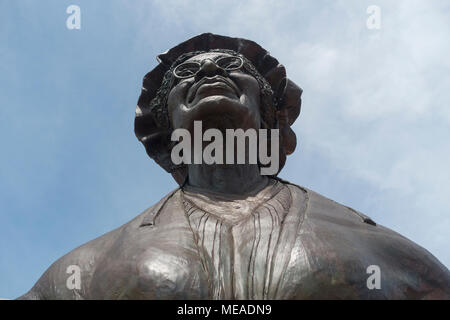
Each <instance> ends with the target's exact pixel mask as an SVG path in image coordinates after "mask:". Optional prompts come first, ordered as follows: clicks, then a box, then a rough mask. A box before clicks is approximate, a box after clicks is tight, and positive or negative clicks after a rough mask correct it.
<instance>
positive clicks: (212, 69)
mask: <svg viewBox="0 0 450 320" xmlns="http://www.w3.org/2000/svg"><path fill="white" fill-rule="evenodd" d="M218 70H219V67H217V65H216V63H215V62H214V61H213V60H211V59H206V60H204V61H203V62H202V65H201V67H200V72H201V73H202V74H203V75H204V76H212V75H215V74H217V71H218Z"/></svg>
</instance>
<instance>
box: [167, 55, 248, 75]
mask: <svg viewBox="0 0 450 320" xmlns="http://www.w3.org/2000/svg"><path fill="white" fill-rule="evenodd" d="M214 63H215V64H216V66H217V67H218V68H220V69H223V70H225V71H233V70H238V69H240V68H241V67H242V65H243V64H244V60H243V59H242V58H241V57H237V56H227V57H221V58H219V59H217V60H216V61H215V62H214ZM201 67H202V64H201V63H200V62H198V61H188V62H184V63H182V64H179V65H178V66H176V68H175V69H174V70H173V75H174V76H175V77H176V78H178V79H186V78H190V77H193V76H195V75H196V74H197V73H198V72H199V71H200V68H201Z"/></svg>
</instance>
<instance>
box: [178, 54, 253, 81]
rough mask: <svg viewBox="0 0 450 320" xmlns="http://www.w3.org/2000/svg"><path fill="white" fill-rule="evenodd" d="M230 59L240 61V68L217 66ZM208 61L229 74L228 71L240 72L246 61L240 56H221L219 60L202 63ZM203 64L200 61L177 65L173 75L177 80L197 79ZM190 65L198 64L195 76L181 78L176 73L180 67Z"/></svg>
mask: <svg viewBox="0 0 450 320" xmlns="http://www.w3.org/2000/svg"><path fill="white" fill-rule="evenodd" d="M229 58H234V59H238V60H239V61H240V64H239V66H238V67H232V68H222V67H220V66H219V65H218V64H217V62H218V61H220V60H222V59H229ZM206 60H211V61H213V62H214V64H215V65H216V67H217V68H219V69H222V70H224V71H227V72H228V71H235V70H239V69H240V68H242V67H243V66H244V59H243V58H241V57H239V56H234V55H233V56H219V57H218V58H217V60H213V59H210V58H208V59H204V60H202V62H203V61H206ZM202 62H199V61H185V62H183V63H180V64H179V65H177V66H176V67H175V68H174V69H173V71H172V74H173V76H174V77H175V78H177V79H188V78H191V77H195V76H196V75H197V73H198V72H199V71H200V69H201V67H202ZM190 63H191V64H197V65H198V70H197V71H196V72H195V73H194V74H191V75H188V76H185V77H182V76H179V75H177V74H176V71H177V69H178V68H179V67H180V66H183V65H186V64H190Z"/></svg>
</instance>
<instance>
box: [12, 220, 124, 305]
mask: <svg viewBox="0 0 450 320" xmlns="http://www.w3.org/2000/svg"><path fill="white" fill-rule="evenodd" d="M120 230H121V228H119V229H116V230H113V231H111V232H109V233H107V234H105V235H103V236H101V237H99V238H96V239H94V240H92V241H89V242H87V243H86V244H84V245H82V246H80V247H78V248H76V249H74V250H72V251H71V252H69V253H68V254H66V255H65V256H63V257H61V258H60V259H58V260H57V261H56V262H54V263H53V264H52V265H51V266H50V267H49V268H48V269H47V270H46V271H45V272H44V274H43V275H42V276H41V277H40V278H39V280H38V281H37V282H36V284H35V285H34V286H33V287H32V288H31V290H30V291H28V292H27V293H25V294H24V295H22V296H20V297H19V298H17V299H18V300H60V299H61V300H66V299H67V300H72V299H75V300H82V299H89V297H90V286H91V282H92V279H93V276H94V272H95V270H96V266H97V265H98V264H99V263H100V262H101V261H102V259H103V257H104V255H105V254H106V252H108V250H109V249H110V248H111V246H112V245H113V244H114V242H115V240H116V239H117V236H118V235H119V233H120Z"/></svg>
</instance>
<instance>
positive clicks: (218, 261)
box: [110, 194, 302, 299]
mask: <svg viewBox="0 0 450 320" xmlns="http://www.w3.org/2000/svg"><path fill="white" fill-rule="evenodd" d="M281 196H283V194H281ZM285 196H286V197H287V198H288V197H289V194H286V195H285ZM279 199H280V197H278V199H277V200H273V201H268V202H267V203H265V204H264V205H263V206H261V207H260V208H258V210H255V211H254V212H253V213H252V214H250V215H249V216H247V217H246V218H245V219H243V220H242V221H239V222H237V223H236V222H235V221H234V222H235V223H230V222H229V221H226V220H224V219H221V217H218V216H215V215H214V214H210V213H206V212H204V211H202V210H194V209H193V210H190V209H189V208H188V210H186V211H184V210H183V211H184V212H183V211H181V212H180V211H179V210H177V211H172V210H171V216H170V219H167V220H165V221H164V220H161V221H160V222H159V223H156V224H155V225H154V226H149V227H144V228H141V229H140V230H139V232H137V233H136V232H134V233H133V232H130V233H129V234H128V236H126V237H124V239H123V240H122V241H120V242H119V247H118V248H117V250H115V252H122V254H119V255H118V257H117V258H118V260H117V261H118V262H117V263H116V266H115V267H110V269H122V270H123V269H128V270H129V272H122V273H121V274H122V275H125V277H126V278H127V279H122V281H117V283H118V286H119V287H122V288H125V291H123V292H121V294H120V297H121V298H134V299H136V298H143V299H277V298H279V297H286V294H285V293H286V292H285V290H284V289H283V287H284V285H285V282H286V279H288V278H289V275H290V274H291V273H292V272H291V271H290V270H291V269H293V268H292V267H293V266H292V263H291V253H292V252H293V248H294V246H295V243H296V237H297V235H298V229H299V225H300V224H301V219H302V215H299V214H298V213H297V214H296V213H295V212H289V210H288V208H287V207H284V206H283V204H284V203H285V202H288V201H280V200H279ZM178 209H179V207H178ZM197 209H198V208H197ZM176 212H177V213H178V214H176ZM186 212H188V214H186V216H184V215H183V213H186ZM113 264H114V263H113ZM294 267H295V268H294V269H298V266H294ZM113 271H114V270H113ZM292 285H293V283H292V281H291V282H290V283H289V286H290V287H292Z"/></svg>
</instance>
